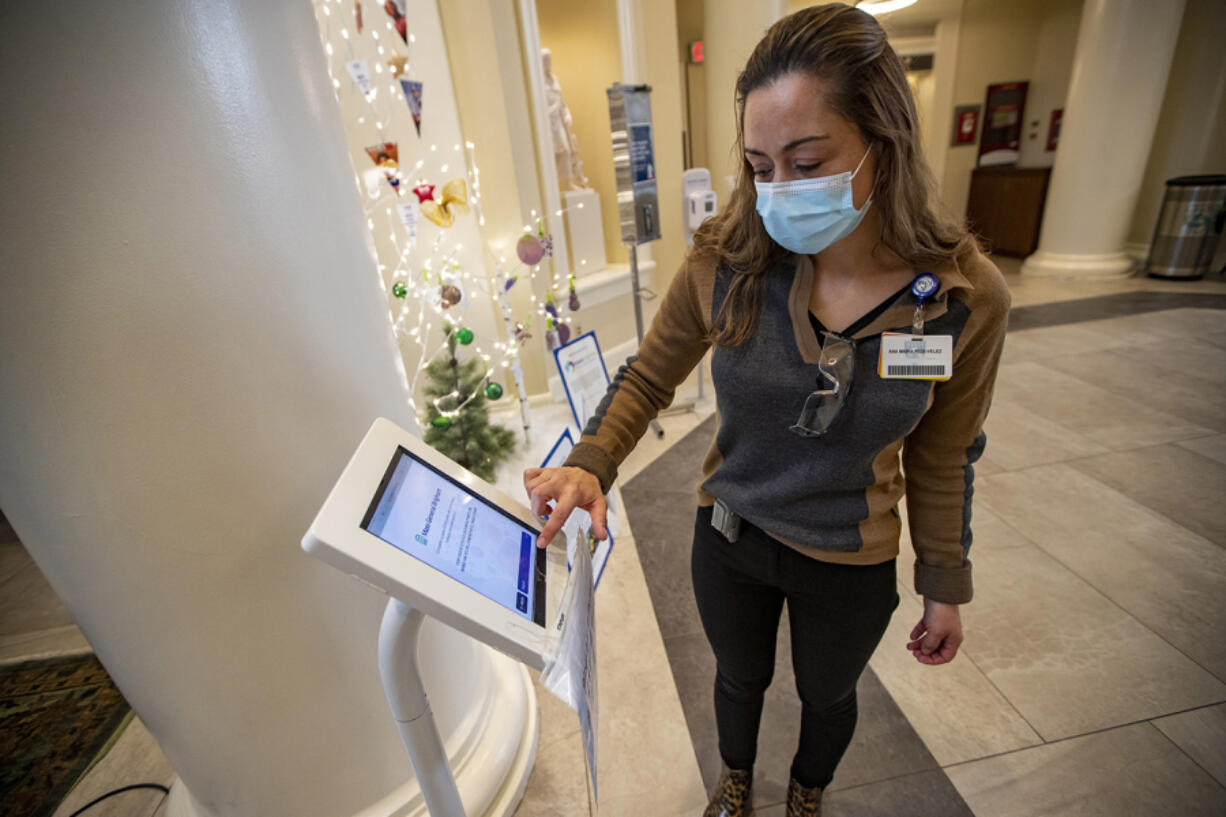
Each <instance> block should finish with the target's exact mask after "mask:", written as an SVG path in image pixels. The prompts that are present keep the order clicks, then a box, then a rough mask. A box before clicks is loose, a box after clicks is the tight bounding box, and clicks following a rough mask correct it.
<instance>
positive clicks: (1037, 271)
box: [1022, 250, 1136, 280]
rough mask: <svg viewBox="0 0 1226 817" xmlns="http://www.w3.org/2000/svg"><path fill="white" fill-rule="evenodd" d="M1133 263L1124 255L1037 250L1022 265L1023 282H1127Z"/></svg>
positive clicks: (1118, 253) (1124, 253) (1122, 253)
mask: <svg viewBox="0 0 1226 817" xmlns="http://www.w3.org/2000/svg"><path fill="white" fill-rule="evenodd" d="M1135 265H1136V262H1135V261H1134V260H1133V259H1132V258H1131V257H1130V256H1129V255H1128V253H1126V252H1108V253H1097V254H1093V255H1090V254H1084V253H1060V252H1048V251H1046V250H1039V251H1038V252H1036V253H1034V254H1033V255H1031V256H1030V257H1028V258H1027V259H1026V260H1025V261H1023V262H1022V275H1023V276H1024V277H1026V278H1076V279H1079V280H1083V279H1088V280H1100V279H1107V278H1127V277H1129V276H1130V275H1131V274H1132V272H1133V269H1134V267H1135Z"/></svg>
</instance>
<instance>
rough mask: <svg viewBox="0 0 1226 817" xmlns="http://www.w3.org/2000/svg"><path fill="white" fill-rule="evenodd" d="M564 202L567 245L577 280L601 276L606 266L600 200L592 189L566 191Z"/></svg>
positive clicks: (563, 196)
mask: <svg viewBox="0 0 1226 817" xmlns="http://www.w3.org/2000/svg"><path fill="white" fill-rule="evenodd" d="M562 201H563V203H564V206H565V207H566V241H567V246H568V247H569V248H570V263H571V266H572V268H573V271H574V273H575V276H576V277H578V276H581V275H585V274H588V273H592V272H599V271H600V270H602V269H604V268H605V265H606V264H607V261H606V259H605V254H604V228H603V226H602V225H601V217H600V196H599V195H598V194H597V193H596V191H595V190H590V189H589V190H567V191H566V192H564V193H563V194H562Z"/></svg>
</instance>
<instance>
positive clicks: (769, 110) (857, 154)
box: [745, 72, 877, 207]
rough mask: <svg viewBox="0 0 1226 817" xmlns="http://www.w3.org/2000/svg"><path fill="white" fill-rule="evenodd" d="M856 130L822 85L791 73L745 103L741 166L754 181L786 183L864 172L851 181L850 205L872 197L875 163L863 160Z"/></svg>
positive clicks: (764, 88) (860, 203)
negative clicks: (748, 169) (828, 100)
mask: <svg viewBox="0 0 1226 817" xmlns="http://www.w3.org/2000/svg"><path fill="white" fill-rule="evenodd" d="M865 150H867V145H865V144H864V140H863V139H861V137H860V130H859V128H857V127H856V126H855V125H853V124H852V123H851V122H849V121H847V120H846V119H844V118H843V117H841V116H839V115H838V114H837V113H835V112H834V111H833V110H832V109H831V108H830V107H829V106H828V105H827V104H826V94H825V90H824V83H823V82H822V81H821V80H820V79H818V78H817V77H814V76H810V75H808V74H801V73H796V72H793V73H790V74H785V75H784V76H782V77H780V78H779V79H778V80H776V81H775V82H773V83H771V84H770V85H765V86H763V87H761V88H758V89H757V90H754V91H751V92H750V93H749V95H748V96H747V97H745V160H746V161H748V162H749V165H750V167H751V168H752V170H753V178H754V181H759V182H788V181H794V180H796V179H810V178H813V177H816V176H833V175H835V174H837V173H843V172H847V171H852V170H855V169H856V165H858V164H860V160H861V159H864V166H863V167H861V168H860V172H859V173H857V174H856V177H855V178H854V179H852V202H853V204H854V205H855V206H856V207H863V206H864V202H865V201H867V200H868V197H869V194H870V193H871V192H872V187H873V179H874V178H875V175H876V168H877V163H876V157H875V156H873V155H872V154H870V155H869V156H868V158H865V157H864V153H865Z"/></svg>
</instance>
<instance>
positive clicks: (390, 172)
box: [366, 142, 400, 193]
mask: <svg viewBox="0 0 1226 817" xmlns="http://www.w3.org/2000/svg"><path fill="white" fill-rule="evenodd" d="M366 154H367V155H368V156H370V160H371V161H372V162H374V163H375V166H376V167H378V168H379V169H380V170H382V171H383V175H384V177H385V178H386V179H387V183H388V184H390V185H391V186H392V189H393V190H395V191H396V192H397V193H399V192H400V147H399V146H398V145H397V144H396V143H395V142H380V143H379V144H377V145H371V146H370V147H368V148H366Z"/></svg>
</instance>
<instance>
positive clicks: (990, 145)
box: [979, 82, 1030, 167]
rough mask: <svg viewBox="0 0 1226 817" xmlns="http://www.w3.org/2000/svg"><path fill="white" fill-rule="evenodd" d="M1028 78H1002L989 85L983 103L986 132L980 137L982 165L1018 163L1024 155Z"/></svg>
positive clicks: (984, 130)
mask: <svg viewBox="0 0 1226 817" xmlns="http://www.w3.org/2000/svg"><path fill="white" fill-rule="evenodd" d="M1029 87H1030V83H1029V82H1002V83H999V84H997V85H989V86H988V98H987V101H986V102H985V103H984V106H983V136H982V137H980V140H979V166H980V167H988V166H989V165H1011V164H1017V160H1018V159H1019V158H1020V156H1021V144H1022V121H1023V116H1024V115H1025V112H1026V91H1027V89H1029Z"/></svg>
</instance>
